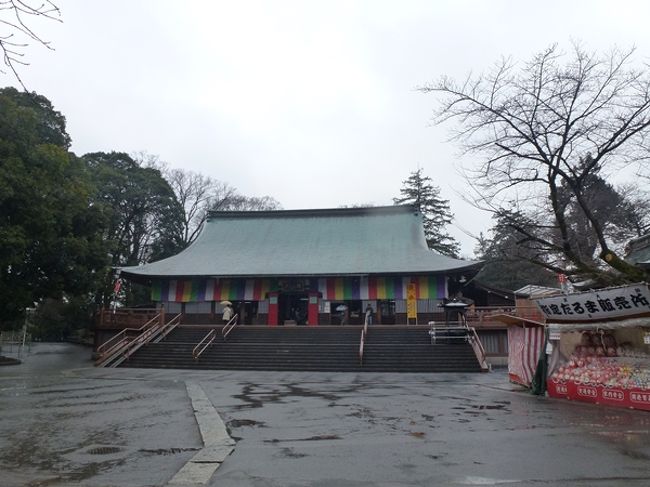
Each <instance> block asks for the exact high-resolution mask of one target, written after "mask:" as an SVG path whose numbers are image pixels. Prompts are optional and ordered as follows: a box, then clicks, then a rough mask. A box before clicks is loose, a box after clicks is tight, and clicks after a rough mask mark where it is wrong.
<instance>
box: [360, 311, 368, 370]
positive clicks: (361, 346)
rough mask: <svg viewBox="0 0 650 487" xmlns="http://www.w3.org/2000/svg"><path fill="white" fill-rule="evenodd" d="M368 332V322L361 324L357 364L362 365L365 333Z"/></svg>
mask: <svg viewBox="0 0 650 487" xmlns="http://www.w3.org/2000/svg"><path fill="white" fill-rule="evenodd" d="M367 334H368V322H366V323H364V324H363V328H362V329H361V341H360V342H359V365H363V351H364V348H365V346H366V335H367Z"/></svg>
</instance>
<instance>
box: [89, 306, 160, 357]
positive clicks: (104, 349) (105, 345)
mask: <svg viewBox="0 0 650 487" xmlns="http://www.w3.org/2000/svg"><path fill="white" fill-rule="evenodd" d="M159 319H160V313H158V314H157V315H156V316H154V317H153V318H151V319H150V320H149V321H147V322H146V323H145V324H144V325H142V326H141V327H140V328H124V329H123V330H122V331H120V332H119V333H117V334H116V335H114V336H113V337H111V338H109V339H108V340H106V341H105V342H104V343H102V344H101V345H100V346H98V347H97V353H99V354H100V355H104V354H105V353H109V350H110V349H112V348H113V347H114V345H115V344H113V345H111V346H110V347H108V344H109V343H111V342H113V341H116V343H117V342H120V343H121V342H122V341H123V340H124V339H125V338H126V334H127V333H128V332H143V331H144V330H146V329H147V327H149V326H151V325H152V324H153V323H154V322H156V321H157V320H159ZM118 338H119V340H118Z"/></svg>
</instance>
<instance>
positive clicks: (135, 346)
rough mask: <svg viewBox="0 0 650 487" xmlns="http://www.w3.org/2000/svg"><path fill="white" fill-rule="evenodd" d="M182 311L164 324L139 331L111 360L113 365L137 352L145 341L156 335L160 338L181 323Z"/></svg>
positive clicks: (115, 365) (149, 340)
mask: <svg viewBox="0 0 650 487" xmlns="http://www.w3.org/2000/svg"><path fill="white" fill-rule="evenodd" d="M182 316H183V313H178V314H177V315H176V316H174V317H173V318H172V319H171V320H169V321H168V322H167V323H165V324H164V325H158V326H152V327H151V328H149V329H148V330H146V331H145V332H143V333H141V334H140V335H139V336H137V337H136V338H135V339H134V340H131V341H130V342H129V343H128V344H127V345H126V346H125V347H124V350H123V351H122V352H121V353H120V354H119V355H120V356H119V357H118V359H117V360H116V361H114V362H113V367H117V366H118V365H120V364H121V363H122V362H124V361H125V360H127V359H128V358H129V357H130V356H131V355H133V354H134V353H135V352H137V351H138V350H139V349H140V347H142V346H143V345H146V344H147V343H149V342H151V341H153V340H154V339H155V338H157V337H158V336H161V338H163V337H165V336H167V334H169V332H170V331H172V330H173V329H174V328H176V327H177V326H178V325H179V324H180V323H181V317H182Z"/></svg>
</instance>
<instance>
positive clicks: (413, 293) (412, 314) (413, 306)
mask: <svg viewBox="0 0 650 487" xmlns="http://www.w3.org/2000/svg"><path fill="white" fill-rule="evenodd" d="M406 318H407V319H409V320H410V319H412V318H413V319H415V320H417V318H418V302H417V287H416V285H415V284H413V283H411V284H409V285H408V287H407V288H406Z"/></svg>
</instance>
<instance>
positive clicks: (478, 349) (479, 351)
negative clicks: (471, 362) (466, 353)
mask: <svg viewBox="0 0 650 487" xmlns="http://www.w3.org/2000/svg"><path fill="white" fill-rule="evenodd" d="M469 330H470V333H471V334H472V336H471V337H470V340H469V343H470V344H471V345H472V348H473V349H474V353H475V354H476V358H477V359H478V361H479V363H480V364H481V369H483V370H488V369H489V366H488V364H487V361H486V360H485V357H486V354H485V348H483V343H481V339H480V338H479V336H478V333H476V328H474V327H473V326H472V327H469Z"/></svg>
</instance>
